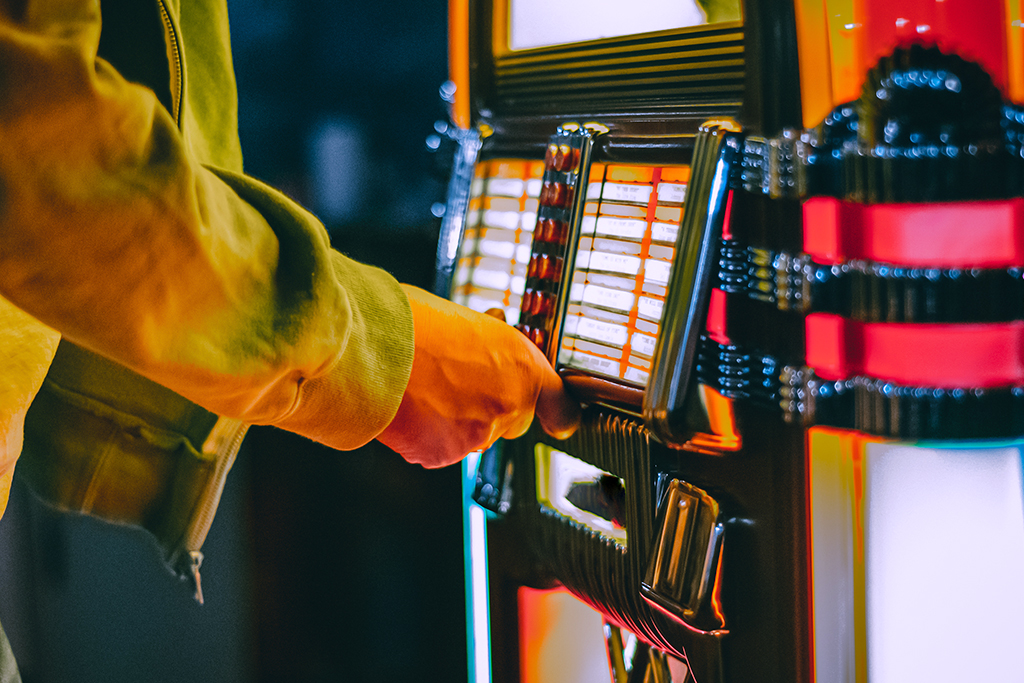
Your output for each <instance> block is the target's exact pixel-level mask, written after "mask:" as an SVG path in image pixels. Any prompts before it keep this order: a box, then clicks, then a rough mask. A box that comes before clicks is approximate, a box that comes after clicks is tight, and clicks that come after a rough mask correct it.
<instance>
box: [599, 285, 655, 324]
mask: <svg viewBox="0 0 1024 683" xmlns="http://www.w3.org/2000/svg"><path fill="white" fill-rule="evenodd" d="M644 298H646V297H644ZM641 301H643V298H641ZM583 302H584V303H588V304H591V305H593V306H599V307H601V308H610V309H612V310H613V311H623V312H627V313H628V312H629V310H630V309H632V308H633V293H632V292H623V291H621V290H618V289H608V288H607V287H598V286H597V285H586V286H585V287H584V288H583ZM658 305H659V306H660V305H661V302H658ZM641 315H642V313H641ZM658 315H659V318H660V316H661V313H660V310H659V313H658Z"/></svg>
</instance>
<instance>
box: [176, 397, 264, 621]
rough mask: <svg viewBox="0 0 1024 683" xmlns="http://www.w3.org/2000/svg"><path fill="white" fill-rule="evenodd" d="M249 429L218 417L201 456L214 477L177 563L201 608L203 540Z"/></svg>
mask: <svg viewBox="0 0 1024 683" xmlns="http://www.w3.org/2000/svg"><path fill="white" fill-rule="evenodd" d="M248 429H249V425H248V424H246V423H244V422H242V421H241V420H235V419H232V418H227V417H220V418H218V419H217V422H216V423H215V424H214V425H213V429H211V430H210V434H209V436H207V437H206V442H205V443H203V449H202V452H203V455H204V456H207V457H209V458H211V459H212V460H213V462H214V466H213V474H212V475H211V476H210V478H209V479H208V480H207V482H206V487H205V488H204V489H203V493H202V495H200V497H199V502H198V503H197V505H196V512H195V514H194V515H193V516H192V521H191V522H190V523H189V526H188V529H186V531H185V538H184V541H183V543H182V545H181V548H182V553H183V554H182V555H179V557H178V558H177V560H176V564H177V565H178V573H179V575H182V576H183V577H184V578H188V579H190V580H191V581H192V586H193V588H194V589H195V599H196V602H198V603H199V604H200V605H201V604H203V584H202V580H201V577H200V576H199V567H200V565H202V563H203V553H202V552H201V550H200V549H201V548H202V547H203V543H204V542H205V541H206V536H207V534H209V533H210V526H212V525H213V518H214V516H215V515H216V514H217V506H218V505H220V497H221V494H222V493H223V492H224V482H225V481H226V480H227V477H228V472H230V471H231V466H232V465H234V463H235V456H237V455H238V450H239V449H240V448H241V447H242V439H244V438H245V433H246V431H247V430H248Z"/></svg>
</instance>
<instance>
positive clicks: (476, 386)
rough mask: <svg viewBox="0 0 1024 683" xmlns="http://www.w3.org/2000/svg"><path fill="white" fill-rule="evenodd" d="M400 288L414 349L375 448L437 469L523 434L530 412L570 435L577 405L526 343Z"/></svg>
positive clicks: (483, 318) (492, 323)
mask: <svg viewBox="0 0 1024 683" xmlns="http://www.w3.org/2000/svg"><path fill="white" fill-rule="evenodd" d="M402 288H403V289H404V290H405V293H406V296H407V297H408V298H409V304H410V305H411V306H412V315H413V328H414V331H415V349H416V350H415V356H414V357H413V363H412V374H411V375H410V377H409V384H408V386H407V387H406V390H405V394H404V395H403V397H402V403H401V405H400V406H399V408H398V414H397V415H395V419H394V420H392V422H391V424H390V425H388V427H387V428H386V429H385V430H384V431H383V432H382V433H381V434H380V436H379V437H378V439H379V440H380V441H381V443H383V444H384V445H385V446H388V447H389V448H391V449H392V450H395V451H397V452H398V453H399V454H401V455H402V457H404V458H405V459H406V460H409V461H410V462H415V463H419V464H421V465H424V466H425V467H443V466H445V465H449V464H451V463H453V462H458V461H459V460H461V459H462V458H464V457H465V456H466V454H467V453H469V452H471V451H474V450H479V449H482V448H486V447H487V446H489V445H491V444H492V443H494V442H495V441H496V440H497V439H498V438H499V437H505V438H513V437H517V436H521V435H522V434H524V433H525V432H526V430H527V429H529V427H530V424H531V423H532V422H533V416H534V413H535V412H536V415H537V417H538V418H539V420H540V424H541V426H542V427H543V428H544V430H545V431H546V432H547V433H549V434H551V435H552V436H554V437H556V438H561V439H564V438H566V437H568V436H569V435H570V434H572V433H573V432H574V431H575V430H576V428H577V427H578V426H579V420H580V407H579V404H578V403H577V402H576V401H575V400H573V399H572V398H570V397H569V396H568V395H567V394H566V392H565V389H564V388H563V386H562V380H561V379H560V378H559V377H558V375H557V373H555V371H554V369H553V368H552V367H551V364H550V363H548V361H547V359H546V358H545V357H544V354H542V353H541V352H540V350H539V349H538V348H537V347H536V346H534V345H533V344H532V343H530V341H529V340H527V339H526V337H524V336H523V335H522V334H520V333H519V332H518V331H517V330H515V329H514V328H513V327H511V326H509V325H506V324H505V323H503V322H501V321H499V320H496V319H494V318H492V317H490V316H487V315H484V314H482V313H477V312H475V311H472V310H470V309H468V308H465V307H463V306H458V305H456V304H453V303H451V302H449V301H446V300H444V299H441V298H439V297H436V296H434V295H432V294H428V293H427V292H425V291H423V290H421V289H417V288H415V287H411V286H408V285H402Z"/></svg>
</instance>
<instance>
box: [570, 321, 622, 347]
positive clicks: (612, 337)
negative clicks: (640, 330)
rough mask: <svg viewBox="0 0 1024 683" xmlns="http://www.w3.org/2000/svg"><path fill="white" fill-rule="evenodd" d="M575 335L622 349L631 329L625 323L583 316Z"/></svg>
mask: <svg viewBox="0 0 1024 683" xmlns="http://www.w3.org/2000/svg"><path fill="white" fill-rule="evenodd" d="M573 336H576V337H582V338H583V339H590V340H592V341H596V342H601V343H602V344H607V345H608V346H614V347H616V348H620V349H621V348H622V347H623V346H625V345H626V339H627V338H628V337H629V331H628V330H627V329H626V328H625V327H624V326H623V325H613V324H611V323H603V322H600V321H598V320H591V319H590V318H582V317H581V318H579V322H578V323H577V325H576V330H575V332H574V333H573Z"/></svg>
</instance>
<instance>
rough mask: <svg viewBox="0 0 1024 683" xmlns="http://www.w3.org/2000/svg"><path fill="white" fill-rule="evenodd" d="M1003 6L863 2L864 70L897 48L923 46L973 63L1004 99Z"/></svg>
mask: <svg viewBox="0 0 1024 683" xmlns="http://www.w3.org/2000/svg"><path fill="white" fill-rule="evenodd" d="M1004 5H1005V3H1004V2H1001V1H1000V0H899V1H898V2H896V1H894V0H864V16H865V21H864V24H865V28H866V29H867V30H866V31H865V36H864V55H863V59H864V62H863V68H864V70H865V71H867V70H868V69H871V68H872V67H874V66H875V64H876V63H877V62H878V59H879V58H880V57H883V56H885V55H889V54H892V51H893V48H894V47H896V46H897V45H906V44H908V43H924V44H925V45H935V46H937V47H938V48H939V49H941V50H942V51H943V52H946V53H954V52H955V53H957V54H959V55H960V56H961V57H963V58H964V59H967V60H969V61H972V62H977V63H979V64H981V66H982V67H984V69H985V71H987V72H988V73H989V75H990V76H992V80H993V81H994V82H995V84H996V86H997V87H999V88H1000V90H1002V91H1003V94H1004V95H1006V94H1007V86H1008V80H1009V78H1008V74H1007V61H1008V60H1007V50H1006V28H1005V18H1004V12H1005V9H1004Z"/></svg>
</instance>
